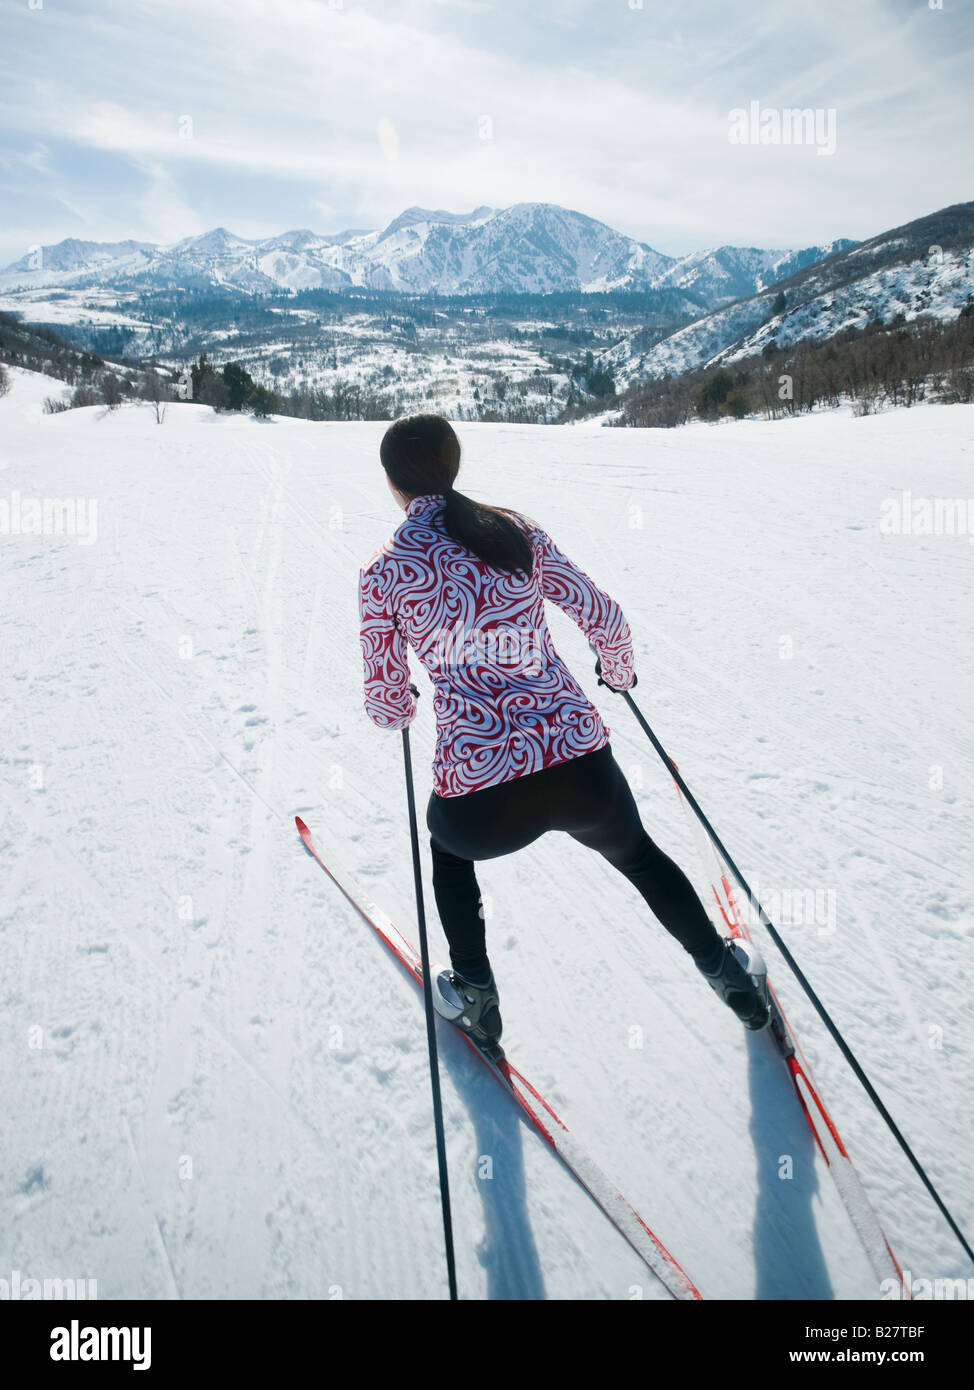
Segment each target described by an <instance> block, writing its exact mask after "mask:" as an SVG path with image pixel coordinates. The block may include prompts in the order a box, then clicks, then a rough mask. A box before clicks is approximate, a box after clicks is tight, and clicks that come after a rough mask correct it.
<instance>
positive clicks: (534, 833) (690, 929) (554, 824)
mask: <svg viewBox="0 0 974 1390" xmlns="http://www.w3.org/2000/svg"><path fill="white" fill-rule="evenodd" d="M426 824H427V827H428V828H429V831H430V849H431V851H432V855H433V892H434V894H435V896H436V906H437V910H438V911H439V914H440V921H441V922H442V923H443V930H444V932H445V933H446V938H447V941H448V942H449V943H450V960H451V962H452V964H453V968H454V969H455V970H457V971H459V972H460V974H464V973H465V971H469V972H470V973H471V975H473V976H474V977H476V976H477V974H478V973H480V972H482V971H483V970H484V969H486V968H489V963H488V960H487V942H486V934H485V923H484V918H483V914H482V911H481V905H480V888H479V886H478V884H477V879H476V876H475V874H474V866H473V861H474V860H476V859H496V858H498V856H500V855H503V854H511V853H512V852H513V851H514V850H518V849H523V848H524V846H525V845H529V844H530V843H531V842H532V840H536V839H537V838H538V837H539V835H544V834H545V833H546V832H547V831H549V830H564V831H567V832H568V834H569V835H571V836H572V838H573V839H576V840H578V841H579V842H580V843H581V844H583V845H586V846H587V847H588V848H589V849H594V850H598V852H599V854H601V855H604V857H605V858H606V859H607V860H608V861H609V863H610V864H611V865H612V866H613V868H615V869H618V870H619V872H620V873H621V874H624V875H625V876H626V878H627V879H628V880H629V882H630V883H632V884H633V885H634V886H635V887H636V888H638V890H639V892H640V893H641V894H642V896H643V897H644V898H645V900H646V902H647V903H648V904H649V906H650V907H651V908H652V910H653V912H654V913H655V914H656V916H657V917H658V918H659V920H660V921H661V922H662V924H663V926H664V927H665V928H666V930H667V931H668V932H669V933H670V934H671V935H672V936H675V937H676V939H677V941H679V943H680V945H681V946H682V947H683V948H684V949H685V950H687V951H689V952H690V953H691V954H692V955H694V956H701V957H704V956H712V955H713V953H714V948H715V947H716V946H718V945H719V943H720V938H719V936H718V934H717V930H716V928H715V927H714V925H713V923H712V922H711V921H710V919H709V918H708V916H707V914H706V912H705V911H704V907H703V904H702V903H701V902H700V899H699V898H698V897H697V895H696V893H695V892H694V890H693V887H692V885H691V883H690V880H689V879H688V878H687V876H686V874H685V873H684V872H683V870H682V869H681V868H680V867H679V865H677V864H674V862H673V860H672V859H670V858H669V857H668V856H667V855H666V854H664V853H663V851H662V850H661V849H660V848H659V847H658V846H657V845H655V844H654V843H653V841H652V840H651V839H650V838H649V836H648V835H647V834H646V831H645V830H644V829H643V825H642V822H641V821H640V819H639V810H638V808H637V806H636V802H635V800H634V799H633V795H632V792H631V790H630V788H629V783H628V782H627V781H626V778H625V774H624V773H623V771H622V768H621V767H620V766H619V764H618V763H617V762H616V760H615V757H614V756H613V753H612V749H611V747H610V745H609V744H605V745H604V747H602V748H599V749H597V750H596V751H595V752H594V753H583V754H582V755H581V756H580V757H577V758H571V759H569V760H568V761H567V762H563V763H555V764H554V766H553V767H547V768H543V769H542V770H541V771H540V772H529V773H527V774H525V775H524V776H522V777H514V778H510V779H509V780H508V781H506V782H499V783H497V785H496V786H493V787H484V788H483V790H481V791H475V792H468V793H467V794H466V795H465V796H451V797H440V796H437V795H436V794H435V793H433V795H431V797H430V799H429V806H428V807H427V811H426Z"/></svg>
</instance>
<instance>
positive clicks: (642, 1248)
mask: <svg viewBox="0 0 974 1390" xmlns="http://www.w3.org/2000/svg"><path fill="white" fill-rule="evenodd" d="M294 820H295V825H296V826H297V830H298V834H299V835H300V837H301V840H302V843H303V844H304V847H305V849H306V850H307V851H308V853H309V854H310V855H311V856H312V858H313V859H314V860H315V861H316V862H317V863H318V864H319V865H320V867H321V868H322V869H324V871H325V873H326V874H327V875H328V877H329V878H330V879H331V881H332V882H333V883H334V884H335V886H336V887H337V888H338V889H339V890H340V891H341V893H342V894H343V895H344V897H345V898H346V899H347V901H348V902H349V903H350V905H351V906H352V907H353V908H354V909H355V911H356V912H357V913H358V914H359V916H360V917H361V918H362V919H363V920H364V921H365V922H366V923H367V924H368V926H370V927H371V928H372V930H373V931H374V932H375V934H376V936H378V937H379V939H380V940H381V941H382V942H383V943H384V944H385V946H387V947H388V949H389V950H390V951H391V952H392V954H393V955H394V956H395V957H396V959H397V960H398V961H399V962H400V964H401V965H403V966H404V967H405V968H406V970H408V971H409V973H410V975H412V977H413V979H414V980H415V981H416V982H417V984H419V985H420V986H422V983H423V972H422V962H421V960H420V956H419V952H418V951H417V950H416V949H415V948H414V947H413V946H412V944H411V943H410V942H409V941H408V940H407V939H406V937H404V936H403V934H402V932H401V931H400V930H399V928H398V927H397V926H396V925H395V923H394V922H393V921H392V920H391V918H389V917H388V916H387V915H386V914H385V913H384V912H383V911H382V910H381V908H379V907H376V906H375V904H374V903H370V902H367V901H366V902H363V901H362V899H361V896H360V895H359V893H358V892H357V890H356V888H355V885H354V884H353V882H352V880H351V879H350V878H349V877H348V876H347V875H346V874H344V873H343V872H341V871H340V870H338V869H336V868H335V867H334V866H332V865H329V864H327V863H326V862H325V860H324V859H323V858H322V856H321V855H320V854H319V853H318V851H317V849H316V848H315V845H314V841H313V840H312V838H311V831H310V830H309V829H308V827H307V825H306V824H305V823H304V821H303V820H302V819H301V817H300V816H295V818H294ZM448 1026H450V1027H452V1026H453V1025H448ZM456 1031H457V1032H458V1033H459V1034H460V1036H461V1037H462V1038H463V1040H464V1041H465V1042H466V1043H467V1044H468V1046H469V1047H470V1049H471V1050H472V1051H473V1052H474V1054H475V1055H476V1056H477V1057H479V1058H480V1060H481V1061H482V1062H483V1064H484V1066H486V1067H487V1068H488V1070H489V1071H490V1072H491V1073H492V1074H493V1075H494V1076H495V1077H496V1079H497V1080H498V1081H499V1082H500V1084H501V1085H502V1086H503V1087H504V1089H505V1091H507V1093H508V1095H510V1096H511V1097H512V1098H513V1100H514V1101H515V1102H516V1104H517V1105H518V1106H519V1107H520V1109H521V1111H522V1112H523V1114H524V1115H525V1117H526V1118H527V1119H528V1120H529V1121H530V1123H531V1125H532V1126H533V1128H534V1129H535V1130H536V1131H537V1132H538V1134H540V1135H541V1137H542V1139H544V1141H545V1142H546V1144H548V1146H549V1147H550V1148H551V1149H552V1150H553V1151H554V1152H555V1153H556V1154H557V1155H558V1157H559V1158H560V1159H561V1161H562V1163H563V1164H564V1165H565V1167H566V1168H567V1169H568V1171H569V1172H570V1173H571V1175H572V1177H574V1178H575V1180H576V1181H577V1182H578V1183H579V1184H580V1185H581V1187H582V1188H584V1190H585V1191H586V1192H587V1193H588V1195H589V1196H590V1197H591V1198H592V1200H593V1201H594V1202H595V1204H596V1206H598V1207H599V1208H600V1210H601V1211H602V1212H603V1213H604V1214H605V1215H606V1216H607V1217H608V1218H609V1220H610V1221H611V1222H612V1224H613V1225H614V1226H615V1227H616V1229H617V1230H618V1231H619V1232H620V1234H621V1235H623V1236H624V1237H625V1239H626V1240H627V1241H628V1243H629V1244H630V1245H631V1246H632V1248H633V1249H634V1250H635V1251H636V1253H637V1254H638V1255H639V1256H640V1258H641V1259H642V1260H643V1262H644V1263H645V1264H646V1265H647V1266H648V1268H649V1269H650V1270H652V1272H653V1274H655V1275H656V1277H657V1279H659V1281H660V1283H661V1284H662V1285H663V1287H664V1288H665V1289H666V1290H667V1292H668V1293H670V1294H671V1295H672V1297H673V1298H676V1299H681V1300H687V1301H693V1300H698V1299H700V1298H702V1295H701V1293H700V1291H699V1290H698V1289H697V1287H696V1286H695V1285H694V1283H693V1281H692V1280H691V1278H690V1276H689V1275H688V1274H687V1273H686V1271H685V1270H684V1269H683V1268H682V1267H681V1266H680V1264H678V1262H677V1261H676V1259H675V1258H674V1257H673V1256H672V1255H671V1254H670V1252H669V1250H667V1248H666V1246H665V1245H664V1244H663V1243H662V1241H661V1240H660V1239H659V1237H658V1236H657V1235H656V1234H655V1233H654V1232H653V1231H652V1230H651V1229H650V1227H649V1226H648V1225H647V1224H646V1222H645V1221H644V1220H643V1219H642V1217H641V1216H640V1215H639V1213H638V1212H637V1211H636V1209H635V1208H634V1207H633V1206H632V1205H631V1203H629V1202H628V1201H627V1200H626V1198H625V1197H623V1196H622V1194H621V1193H620V1192H619V1190H618V1188H617V1187H616V1186H615V1184H614V1183H613V1182H611V1181H610V1179H609V1178H608V1177H607V1176H606V1175H605V1173H603V1171H602V1170H601V1168H599V1167H598V1165H597V1164H596V1163H595V1162H594V1160H593V1159H592V1158H590V1157H589V1155H588V1154H587V1153H586V1152H585V1150H584V1149H583V1148H582V1147H581V1145H580V1144H579V1143H578V1142H577V1141H576V1140H575V1138H574V1136H573V1135H571V1134H570V1133H569V1131H568V1127H567V1126H566V1125H565V1124H564V1123H563V1121H562V1120H560V1119H559V1117H558V1116H557V1115H556V1113H555V1111H554V1110H553V1109H552V1107H551V1106H550V1105H549V1104H548V1102H547V1101H546V1100H545V1099H544V1097H543V1096H542V1095H541V1093H540V1092H539V1091H538V1090H537V1089H536V1088H535V1087H534V1086H532V1084H531V1082H530V1081H528V1080H527V1078H526V1077H524V1076H522V1074H521V1073H520V1072H519V1071H518V1070H517V1068H516V1067H514V1066H512V1064H511V1062H510V1061H509V1060H508V1058H507V1056H506V1055H505V1053H504V1050H503V1048H502V1047H501V1046H500V1045H499V1044H497V1045H496V1046H495V1047H493V1048H492V1049H490V1051H489V1052H488V1051H487V1050H485V1049H483V1048H480V1047H478V1046H477V1044H476V1043H475V1042H474V1041H473V1039H472V1038H470V1037H469V1036H468V1035H467V1034H466V1033H464V1032H463V1031H462V1029H459V1028H457V1029H456Z"/></svg>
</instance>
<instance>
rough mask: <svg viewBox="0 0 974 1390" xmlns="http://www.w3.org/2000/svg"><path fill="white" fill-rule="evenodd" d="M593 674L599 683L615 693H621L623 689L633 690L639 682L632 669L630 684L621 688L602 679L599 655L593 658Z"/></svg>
mask: <svg viewBox="0 0 974 1390" xmlns="http://www.w3.org/2000/svg"><path fill="white" fill-rule="evenodd" d="M595 674H596V675H597V676H598V678H599V685H604V686H605V688H606V690H611V691H613V693H614V694H616V695H622V694H623V692H624V691H625V690H633V689H634V688H635V686H636V685H637V684H638V682H639V677H638V676H637V675H636V673H635V671H633V673H632V685H627V686H624V687H622V688H620V687H619V686H617V685H610V684H609V682H608V681H604V680H603V679H602V658H601V657H600V656H599V657H596V659H595Z"/></svg>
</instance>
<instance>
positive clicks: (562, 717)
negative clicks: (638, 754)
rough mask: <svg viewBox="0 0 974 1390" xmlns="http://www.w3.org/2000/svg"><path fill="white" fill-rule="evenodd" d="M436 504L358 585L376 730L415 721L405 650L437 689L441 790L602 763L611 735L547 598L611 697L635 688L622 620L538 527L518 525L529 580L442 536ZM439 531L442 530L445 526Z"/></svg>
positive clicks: (416, 502)
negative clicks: (527, 547)
mask: <svg viewBox="0 0 974 1390" xmlns="http://www.w3.org/2000/svg"><path fill="white" fill-rule="evenodd" d="M443 502H444V498H443V495H442V494H440V493H429V494H426V495H424V496H422V497H414V498H413V499H412V500H411V501H410V503H409V505H408V508H407V510H406V516H405V520H404V521H403V522H402V524H401V525H400V526H399V527H398V529H397V530H396V532H395V534H394V535H393V536H391V537H390V539H389V540H388V541H386V543H385V544H384V545H383V546H381V547H380V548H379V550H378V551H377V552H376V553H375V555H373V556H372V558H371V559H370V560H369V561H368V563H367V564H366V565H365V566H363V568H362V570H361V571H360V573H359V617H360V621H361V642H362V655H363V658H364V661H365V709H366V712H367V713H368V715H369V717H370V719H372V721H373V722H374V723H375V724H377V725H378V726H379V727H380V728H382V729H402V728H404V727H405V726H406V725H407V724H409V723H410V722H411V720H412V719H413V716H414V715H415V713H416V700H415V699H414V697H413V695H412V694H411V692H410V690H409V666H408V663H407V658H406V651H407V644H408V646H410V647H412V648H413V650H414V651H415V653H416V655H417V657H418V659H419V661H420V662H421V663H422V665H423V667H424V668H425V670H426V672H427V674H428V675H429V677H430V679H431V680H432V682H433V689H434V695H433V713H434V715H435V717H436V728H437V735H436V751H435V755H434V760H433V778H434V790H435V791H436V794H437V795H438V796H443V797H451V796H463V795H464V794H465V793H467V792H473V791H479V790H481V789H482V788H484V787H490V786H494V785H495V784H496V783H498V782H505V781H507V780H508V779H509V778H511V777H521V776H523V775H524V774H525V773H529V772H538V771H540V770H541V769H542V768H546V767H551V766H552V765H553V764H554V763H559V762H564V761H566V760H567V759H569V758H576V757H578V756H579V755H580V754H582V753H590V752H594V751H595V750H596V749H597V748H602V747H603V746H604V745H605V744H606V743H608V741H609V729H608V727H607V725H606V724H604V723H603V721H602V718H601V716H600V715H599V712H598V710H597V709H596V708H595V706H594V705H593V704H592V703H591V701H590V700H589V699H587V697H586V696H585V693H584V692H583V690H582V689H581V687H580V686H579V685H578V684H577V682H576V681H575V679H574V678H573V677H572V675H571V673H570V672H569V670H568V669H567V667H566V666H565V664H564V662H563V661H562V659H561V657H560V656H559V655H558V653H557V652H556V651H555V648H554V644H553V643H552V640H551V635H550V633H549V631H548V625H547V623H546V621H545V614H544V600H545V599H550V600H551V602H552V603H556V604H557V605H558V606H559V608H562V609H564V611H565V612H566V613H567V614H568V615H569V616H570V617H571V618H572V619H573V620H574V622H576V623H577V624H578V626H579V627H580V628H581V630H582V631H583V632H584V633H585V635H586V636H587V637H588V639H589V642H590V643H591V645H592V646H593V647H594V648H595V650H596V651H597V653H598V655H599V656H600V657H601V660H602V674H603V676H604V678H605V680H606V681H607V682H608V684H609V685H611V686H614V687H617V688H619V689H625V688H628V687H629V686H631V685H632V683H633V651H632V637H631V634H630V631H629V625H628V623H627V622H626V619H625V617H624V615H623V612H622V609H621V608H620V607H619V605H618V604H617V603H615V601H614V600H613V599H611V598H610V597H609V596H608V594H605V593H603V592H602V590H601V589H599V588H597V587H596V585H595V584H594V583H593V582H592V580H591V579H590V578H589V577H588V575H587V574H585V573H584V571H582V570H580V569H579V568H578V566H577V565H575V564H573V563H572V561H571V560H569V559H568V557H567V556H565V555H563V554H562V553H561V551H560V550H559V549H558V547H557V546H556V545H555V543H554V541H552V539H551V537H550V536H549V535H548V534H547V532H545V531H544V530H542V528H541V527H540V526H539V525H538V524H537V523H536V522H534V521H531V520H530V519H529V518H527V517H521V516H519V515H518V514H517V513H511V514H510V515H511V518H512V520H513V521H515V523H516V524H518V525H520V526H521V527H522V529H526V530H527V532H528V535H529V536H530V538H531V541H532V545H533V549H534V566H533V572H532V575H531V578H530V579H525V577H524V575H523V574H516V575H515V574H509V573H506V572H505V571H502V570H497V569H493V568H491V566H489V565H487V564H485V563H484V562H483V561H482V560H480V559H478V558H477V557H476V556H475V555H473V554H472V553H471V552H470V551H469V550H467V549H466V547H465V546H462V545H459V544H457V542H456V541H454V540H453V539H452V538H451V537H450V536H448V535H447V534H446V532H445V531H444V530H443V527H442V522H441V518H440V517H438V515H437V513H438V512H440V511H441V509H442V506H443ZM438 523H439V524H438Z"/></svg>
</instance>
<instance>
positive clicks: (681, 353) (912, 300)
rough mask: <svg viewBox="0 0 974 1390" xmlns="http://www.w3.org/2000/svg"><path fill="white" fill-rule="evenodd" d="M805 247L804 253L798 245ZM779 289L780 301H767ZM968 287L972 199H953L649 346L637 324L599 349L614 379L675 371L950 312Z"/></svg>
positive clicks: (973, 269) (972, 267)
mask: <svg viewBox="0 0 974 1390" xmlns="http://www.w3.org/2000/svg"><path fill="white" fill-rule="evenodd" d="M797 254H799V255H804V254H805V253H804V252H800V253H797ZM780 294H784V295H785V301H786V302H785V307H784V309H783V310H782V311H780V312H778V313H775V311H774V306H775V302H776V300H777V298H778V296H779V295H780ZM972 294H974V202H970V203H956V204H954V205H953V206H951V207H948V208H942V209H941V210H940V211H939V212H934V213H930V214H929V215H928V216H925V217H919V218H917V219H916V220H915V221H913V222H908V223H906V224H905V225H903V226H901V227H893V228H892V229H891V230H889V231H886V232H881V233H880V234H879V235H878V236H874V237H871V238H870V239H869V240H868V241H863V242H860V243H853V244H851V245H850V244H849V243H844V244H843V245H842V249H839V250H836V251H834V252H833V253H832V254H830V255H827V256H825V258H824V259H821V260H816V261H815V262H814V263H813V264H809V265H806V266H805V268H804V269H801V270H797V271H796V272H795V273H794V274H791V275H789V276H787V277H786V278H783V279H781V280H777V281H775V282H774V284H773V288H771V287H769V288H765V289H762V290H761V291H760V292H759V293H757V294H752V295H750V296H748V297H747V298H745V299H740V300H738V301H737V302H735V303H733V304H729V305H726V306H724V307H722V308H718V309H716V310H715V311H714V312H711V313H710V314H707V315H706V316H705V317H703V318H700V319H697V320H695V321H694V322H693V323H691V324H688V325H687V326H686V327H685V328H681V329H679V330H678V331H677V332H676V333H673V334H671V336H670V337H668V338H666V339H664V340H663V341H662V342H660V343H657V344H649V345H647V343H646V342H645V339H644V337H643V336H641V335H640V333H639V332H634V333H631V334H629V335H627V336H626V338H624V339H623V340H622V341H621V342H620V343H618V344H616V345H615V346H614V347H612V348H610V349H607V350H606V351H605V352H604V353H602V354H601V357H600V361H601V363H602V365H603V366H607V367H612V368H613V369H614V371H615V373H616V380H617V382H619V383H623V384H628V383H629V382H632V381H634V380H636V379H639V378H658V377H662V376H666V375H670V376H679V375H680V374H681V373H682V372H686V371H691V370H693V369H694V368H696V367H703V366H707V365H708V364H712V363H716V362H718V361H721V362H732V361H734V360H735V359H736V358H738V357H746V356H749V355H751V354H752V353H756V352H760V351H762V349H763V348H764V347H765V346H766V345H767V344H768V343H770V342H772V341H774V342H776V343H777V344H778V345H779V346H780V347H789V346H791V345H792V344H793V343H796V342H799V341H800V340H801V339H803V338H827V337H830V336H831V335H832V334H833V333H837V332H839V331H840V330H841V329H843V328H848V327H856V328H861V327H863V326H864V325H865V324H867V323H869V322H870V321H871V320H873V319H876V318H879V319H882V320H883V322H885V323H888V322H889V321H890V320H892V319H893V318H895V317H896V315H897V314H902V315H903V316H904V318H906V319H912V318H915V317H916V316H917V315H918V314H921V313H927V314H935V315H937V316H939V317H942V318H951V317H953V316H954V315H955V314H957V313H959V311H960V310H961V309H962V308H963V307H964V305H965V303H966V302H967V300H968V298H969V296H971V295H972Z"/></svg>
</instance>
